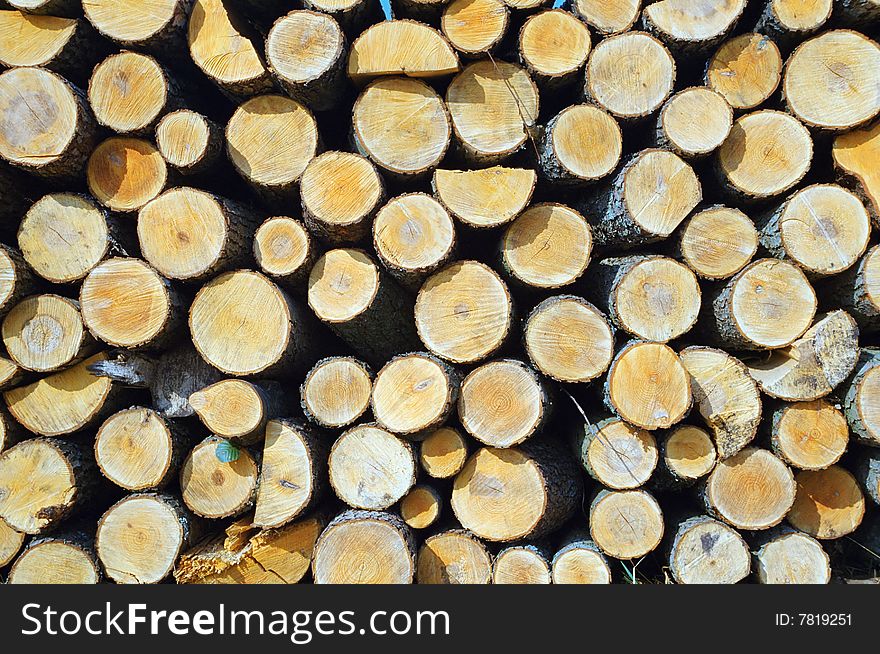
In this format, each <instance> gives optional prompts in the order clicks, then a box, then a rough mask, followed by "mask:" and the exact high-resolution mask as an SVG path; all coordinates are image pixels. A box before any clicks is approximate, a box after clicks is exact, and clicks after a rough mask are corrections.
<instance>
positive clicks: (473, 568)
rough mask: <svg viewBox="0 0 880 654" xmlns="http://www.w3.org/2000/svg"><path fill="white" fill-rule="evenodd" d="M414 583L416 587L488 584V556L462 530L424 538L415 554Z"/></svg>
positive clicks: (471, 535) (469, 535)
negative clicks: (416, 564) (416, 561)
mask: <svg viewBox="0 0 880 654" xmlns="http://www.w3.org/2000/svg"><path fill="white" fill-rule="evenodd" d="M416 580H417V581H418V583H420V584H488V583H490V582H491V580H492V556H491V555H490V554H489V551H488V550H487V549H486V546H485V545H484V544H483V543H482V542H481V541H480V539H479V538H477V537H476V536H475V535H474V534H472V533H471V532H469V531H467V530H465V529H451V530H448V531H444V532H440V533H438V534H434V535H433V536H429V537H428V538H426V539H425V543H424V545H422V548H421V549H420V550H419V558H418V568H417V572H416Z"/></svg>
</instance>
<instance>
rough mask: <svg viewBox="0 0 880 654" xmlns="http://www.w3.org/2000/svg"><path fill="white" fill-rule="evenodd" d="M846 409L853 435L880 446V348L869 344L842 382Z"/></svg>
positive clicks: (866, 442)
mask: <svg viewBox="0 0 880 654" xmlns="http://www.w3.org/2000/svg"><path fill="white" fill-rule="evenodd" d="M840 395H841V397H842V402H841V404H842V405H843V413H844V415H845V416H846V421H847V422H848V423H849V428H850V429H851V430H852V435H853V437H855V438H857V439H858V440H860V441H861V442H862V443H864V444H866V445H873V446H875V447H877V446H880V400H878V398H880V350H877V349H872V348H865V349H863V350H861V351H860V352H859V358H858V361H857V362H856V365H855V366H854V367H853V371H852V374H851V375H850V377H849V378H848V379H847V380H846V381H845V382H844V383H843V384H842V385H841V386H840Z"/></svg>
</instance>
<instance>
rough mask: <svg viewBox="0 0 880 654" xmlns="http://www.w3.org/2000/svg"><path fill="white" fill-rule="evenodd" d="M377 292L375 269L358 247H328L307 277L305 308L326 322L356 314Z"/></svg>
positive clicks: (376, 269) (376, 270)
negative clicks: (333, 248) (355, 248)
mask: <svg viewBox="0 0 880 654" xmlns="http://www.w3.org/2000/svg"><path fill="white" fill-rule="evenodd" d="M378 292H379V268H378V267H377V266H376V264H375V263H373V261H372V260H371V259H370V257H369V256H368V255H367V254H366V253H365V252H363V251H362V250H354V249H337V250H330V251H329V252H327V253H326V254H325V255H324V256H323V257H321V258H320V259H319V260H318V262H317V263H316V264H315V267H314V268H313V269H312V273H311V276H310V277H309V307H311V309H312V311H314V312H315V315H317V316H318V318H320V319H321V320H323V321H326V322H329V323H334V322H347V321H349V320H351V319H352V318H354V317H356V316H358V315H360V314H361V313H363V312H364V311H366V310H367V308H368V307H369V306H370V305H371V304H372V302H373V300H374V299H375V297H376V294H377V293H378Z"/></svg>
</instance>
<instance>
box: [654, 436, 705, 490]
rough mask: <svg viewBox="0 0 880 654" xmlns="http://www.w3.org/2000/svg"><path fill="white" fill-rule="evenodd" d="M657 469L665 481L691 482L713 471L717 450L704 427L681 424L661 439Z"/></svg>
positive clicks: (679, 484) (673, 484)
mask: <svg viewBox="0 0 880 654" xmlns="http://www.w3.org/2000/svg"><path fill="white" fill-rule="evenodd" d="M660 454H661V455H662V456H661V457H660V463H659V467H660V473H659V475H658V476H659V477H665V479H663V482H665V484H664V485H666V486H671V487H673V488H675V487H683V486H690V485H692V484H693V483H694V482H696V481H697V480H698V479H701V478H703V477H705V476H706V475H708V474H709V473H710V472H712V469H713V468H714V467H715V463H716V462H717V460H718V453H717V451H716V450H715V445H714V443H713V442H712V437H711V436H710V435H709V433H708V432H706V431H705V430H704V429H701V428H699V427H695V426H693V425H680V426H678V427H676V428H675V429H673V430H672V431H671V432H670V433H669V434H668V435H667V436H666V437H665V438H664V439H663V440H662V441H661V442H660ZM658 481H659V480H658Z"/></svg>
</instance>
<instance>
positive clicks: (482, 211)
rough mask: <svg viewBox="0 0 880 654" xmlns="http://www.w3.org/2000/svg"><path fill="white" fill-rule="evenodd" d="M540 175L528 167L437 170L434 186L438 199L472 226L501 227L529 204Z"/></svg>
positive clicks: (452, 212) (479, 227)
mask: <svg viewBox="0 0 880 654" xmlns="http://www.w3.org/2000/svg"><path fill="white" fill-rule="evenodd" d="M536 182H537V175H536V174H535V171H534V170H531V169H527V168H504V167H502V166H493V167H491V168H482V169H479V170H436V171H435V172H434V179H433V180H432V183H431V185H432V187H433V189H434V194H435V195H436V196H437V199H438V200H440V202H441V203H442V204H443V206H444V207H446V208H447V209H448V210H449V213H451V214H452V215H453V216H454V217H455V218H457V219H458V220H460V221H461V222H462V223H464V224H465V225H466V226H468V227H472V228H476V229H484V228H485V229H488V228H492V227H499V226H501V225H505V224H507V223H509V222H510V221H511V220H513V219H514V218H516V217H517V216H518V215H519V214H520V213H521V212H522V211H523V210H524V209H525V208H526V206H527V205H528V204H529V201H530V200H531V199H532V193H533V192H534V190H535V184H536Z"/></svg>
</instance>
